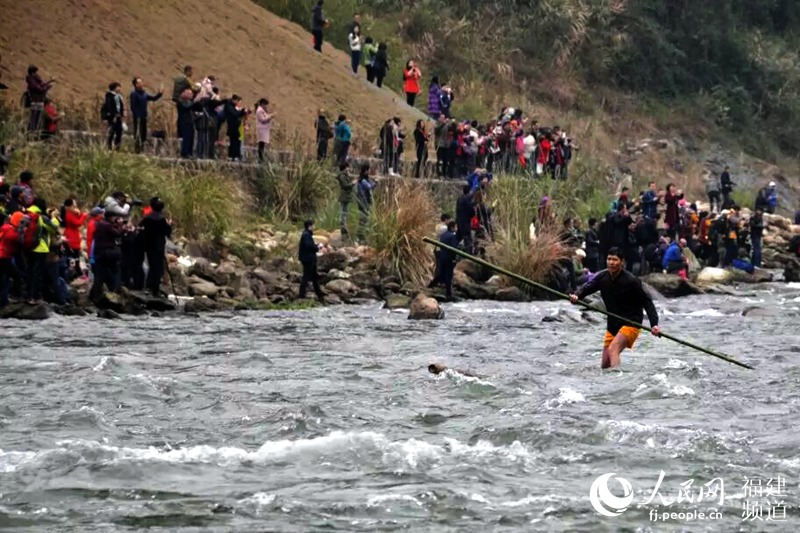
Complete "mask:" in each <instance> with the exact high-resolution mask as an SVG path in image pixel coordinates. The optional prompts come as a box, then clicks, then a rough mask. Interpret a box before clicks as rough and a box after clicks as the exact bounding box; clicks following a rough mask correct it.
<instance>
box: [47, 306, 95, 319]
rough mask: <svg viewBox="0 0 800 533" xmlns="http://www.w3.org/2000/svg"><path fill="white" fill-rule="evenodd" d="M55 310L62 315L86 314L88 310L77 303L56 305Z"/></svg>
mask: <svg viewBox="0 0 800 533" xmlns="http://www.w3.org/2000/svg"><path fill="white" fill-rule="evenodd" d="M53 312H54V313H55V314H57V315H61V316H86V315H87V313H86V310H85V309H83V308H81V307H78V306H77V305H62V306H60V307H54V308H53Z"/></svg>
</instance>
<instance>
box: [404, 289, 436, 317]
mask: <svg viewBox="0 0 800 533" xmlns="http://www.w3.org/2000/svg"><path fill="white" fill-rule="evenodd" d="M442 318H444V310H443V309H442V308H441V306H440V305H439V302H437V301H436V300H435V299H433V298H430V297H428V296H425V295H424V294H423V293H419V294H417V297H416V298H414V300H413V301H412V302H411V309H410V310H409V313H408V319H409V320H440V319H442Z"/></svg>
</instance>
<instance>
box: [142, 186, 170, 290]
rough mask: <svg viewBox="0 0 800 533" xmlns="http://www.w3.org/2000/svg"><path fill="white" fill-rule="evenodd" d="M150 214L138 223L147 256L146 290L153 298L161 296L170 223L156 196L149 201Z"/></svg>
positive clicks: (159, 199)
mask: <svg viewBox="0 0 800 533" xmlns="http://www.w3.org/2000/svg"><path fill="white" fill-rule="evenodd" d="M150 209H151V212H150V214H148V215H147V216H146V217H144V218H143V219H142V221H141V222H139V228H140V229H141V231H142V234H141V237H142V241H143V244H144V251H145V254H146V255H147V266H148V271H147V282H146V284H145V285H146V286H147V290H149V291H150V292H152V293H153V295H154V296H161V279H162V278H163V277H164V264H165V262H166V255H164V253H165V251H166V247H167V239H169V238H171V237H172V221H171V220H169V219H168V218H167V217H165V216H164V202H162V201H161V198H159V197H158V196H156V197H154V198H152V199H151V200H150Z"/></svg>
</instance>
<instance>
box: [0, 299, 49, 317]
mask: <svg viewBox="0 0 800 533" xmlns="http://www.w3.org/2000/svg"><path fill="white" fill-rule="evenodd" d="M50 314H51V312H50V307H48V306H47V305H46V304H37V305H28V304H26V303H23V302H19V303H10V304H8V305H6V306H5V307H3V308H0V318H16V319H17V320H46V319H48V318H50Z"/></svg>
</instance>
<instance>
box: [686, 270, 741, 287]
mask: <svg viewBox="0 0 800 533" xmlns="http://www.w3.org/2000/svg"><path fill="white" fill-rule="evenodd" d="M733 281H734V275H733V272H731V271H730V270H727V269H724V268H715V267H705V268H704V269H703V270H701V271H700V273H699V274H698V275H697V278H695V282H696V283H698V284H701V285H706V284H709V285H710V284H725V283H732V282H733Z"/></svg>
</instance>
